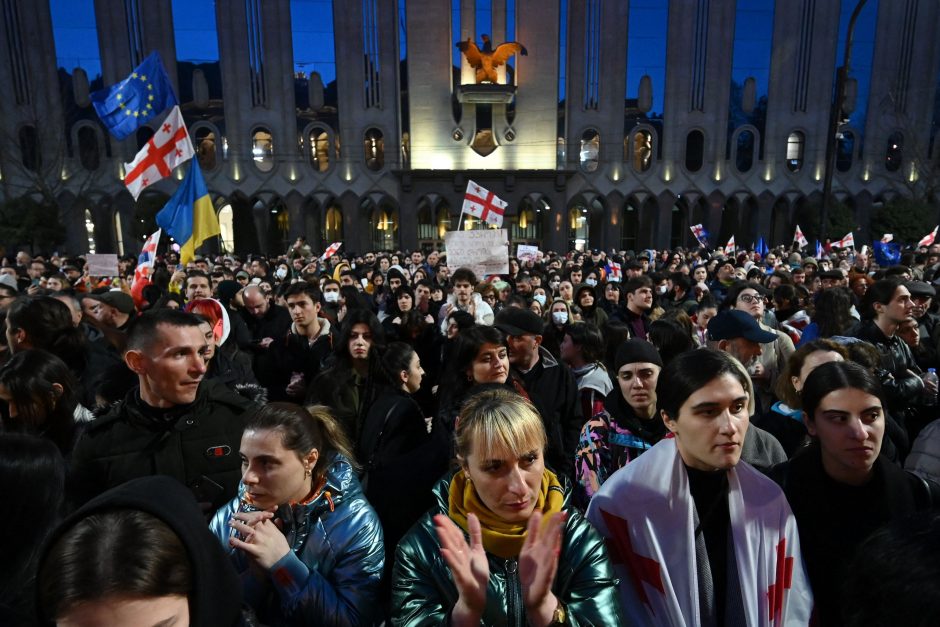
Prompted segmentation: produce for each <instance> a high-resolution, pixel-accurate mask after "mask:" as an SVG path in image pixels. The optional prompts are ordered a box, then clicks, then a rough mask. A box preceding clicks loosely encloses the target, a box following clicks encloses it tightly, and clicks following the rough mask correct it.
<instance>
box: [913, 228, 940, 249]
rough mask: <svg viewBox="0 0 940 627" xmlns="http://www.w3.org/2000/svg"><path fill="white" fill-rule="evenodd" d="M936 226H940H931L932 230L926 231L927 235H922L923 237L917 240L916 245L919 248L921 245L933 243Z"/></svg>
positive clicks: (935, 236)
mask: <svg viewBox="0 0 940 627" xmlns="http://www.w3.org/2000/svg"><path fill="white" fill-rule="evenodd" d="M938 228H940V227H936V226H935V227H933V230H932V231H931V232H930V233H928V234H927V235H924V237H923V238H922V239H921V240H920V241H919V242H917V247H918V248H920V247H921V246H930V245H932V244H933V243H934V241H935V240H936V239H937V229H938Z"/></svg>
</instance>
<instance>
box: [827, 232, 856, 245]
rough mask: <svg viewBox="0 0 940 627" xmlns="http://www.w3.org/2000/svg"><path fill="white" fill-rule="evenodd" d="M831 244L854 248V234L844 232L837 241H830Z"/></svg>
mask: <svg viewBox="0 0 940 627" xmlns="http://www.w3.org/2000/svg"><path fill="white" fill-rule="evenodd" d="M832 245H833V246H835V247H837V248H855V235H854V234H853V233H852V232H851V231H849V232H848V233H846V234H845V237H843V238H842V239H840V240H839V241H837V242H832Z"/></svg>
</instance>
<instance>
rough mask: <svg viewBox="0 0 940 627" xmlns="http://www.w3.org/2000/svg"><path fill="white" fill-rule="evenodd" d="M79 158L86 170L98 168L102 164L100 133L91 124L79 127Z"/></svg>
mask: <svg viewBox="0 0 940 627" xmlns="http://www.w3.org/2000/svg"><path fill="white" fill-rule="evenodd" d="M78 160H79V162H81V164H82V167H83V168H85V169H86V170H89V171H93V170H97V169H98V166H100V165H101V151H100V150H99V149H98V133H97V132H95V129H93V128H92V127H90V126H83V127H81V128H80V129H78Z"/></svg>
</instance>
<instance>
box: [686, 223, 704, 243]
mask: <svg viewBox="0 0 940 627" xmlns="http://www.w3.org/2000/svg"><path fill="white" fill-rule="evenodd" d="M689 230H690V231H692V235H694V236H695V239H696V240H698V243H699V244H701V245H702V246H706V247H707V246H708V231H706V230H705V226H704V225H702V224H693V225H692V226H690V227H689Z"/></svg>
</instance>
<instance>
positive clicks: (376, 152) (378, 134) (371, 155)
mask: <svg viewBox="0 0 940 627" xmlns="http://www.w3.org/2000/svg"><path fill="white" fill-rule="evenodd" d="M363 148H364V149H365V159H366V167H367V168H369V169H370V170H373V171H378V170H381V169H382V167H383V166H384V165H385V140H384V139H383V138H382V131H380V130H378V129H375V128H370V129H369V130H367V131H366V135H365V139H364V141H363Z"/></svg>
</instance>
